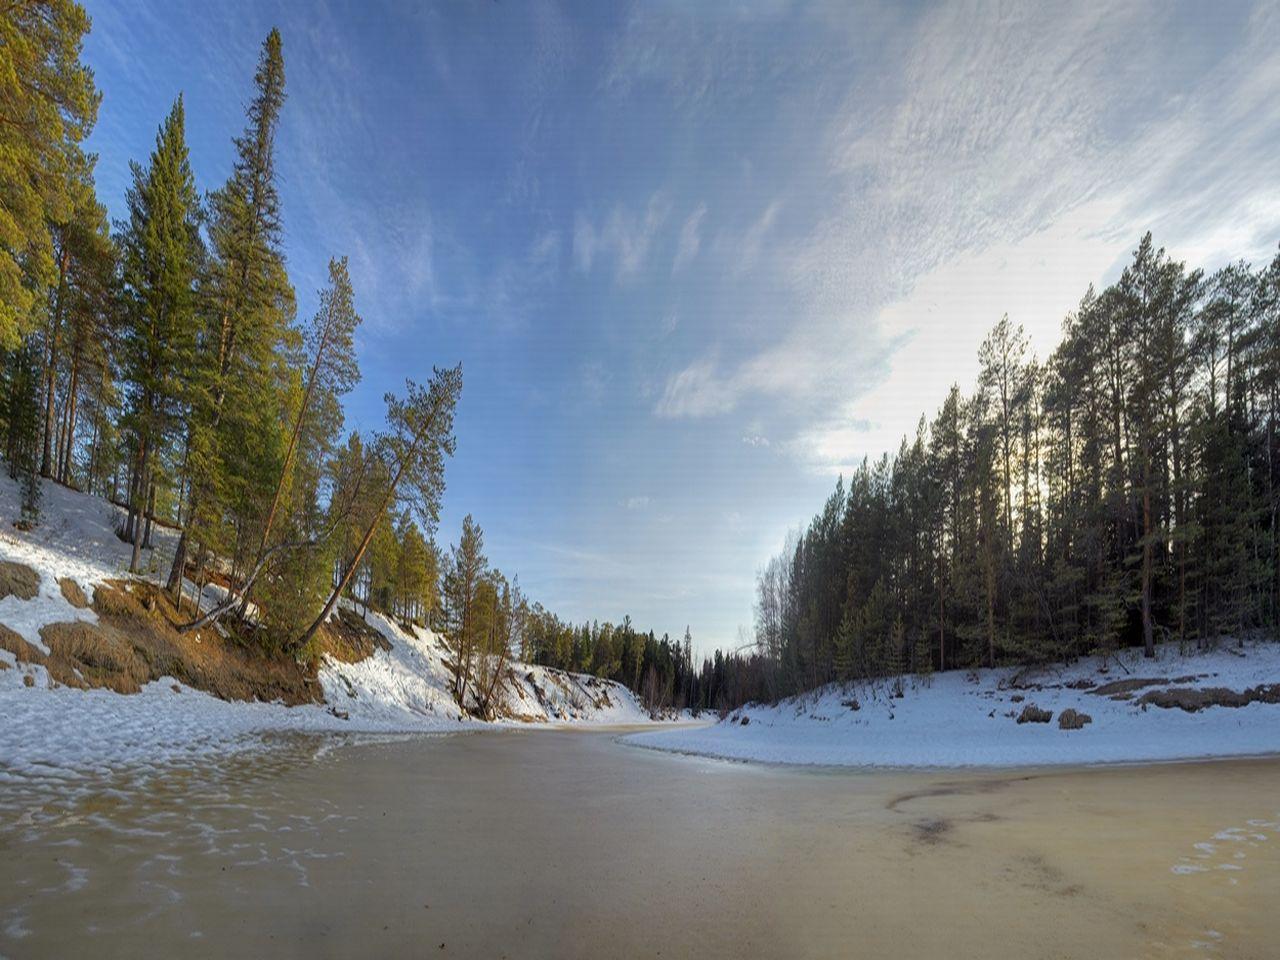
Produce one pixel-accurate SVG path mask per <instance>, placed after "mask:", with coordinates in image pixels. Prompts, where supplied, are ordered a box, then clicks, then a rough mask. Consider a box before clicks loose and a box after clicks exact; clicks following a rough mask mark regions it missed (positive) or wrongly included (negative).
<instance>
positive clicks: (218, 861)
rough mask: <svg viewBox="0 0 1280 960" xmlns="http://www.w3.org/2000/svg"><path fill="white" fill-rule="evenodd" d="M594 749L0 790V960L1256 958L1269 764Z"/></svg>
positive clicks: (351, 755) (501, 737)
mask: <svg viewBox="0 0 1280 960" xmlns="http://www.w3.org/2000/svg"><path fill="white" fill-rule="evenodd" d="M616 736H617V732H616V731H581V730H573V731H568V730H566V731H547V730H537V731H532V730H531V731H507V732H484V733H477V734H470V735H461V736H451V737H435V738H422V737H420V738H413V739H400V740H387V741H381V742H366V743H360V744H358V745H347V746H341V747H336V748H334V747H333V746H332V743H333V741H332V740H323V739H315V738H305V737H300V738H296V739H290V740H286V741H284V742H282V743H280V744H278V745H276V746H275V747H274V748H273V749H271V750H269V751H266V752H261V753H254V754H247V755H241V756H238V757H234V758H226V759H223V760H217V759H213V760H210V761H209V762H208V763H207V764H203V765H201V766H199V767H197V768H169V769H163V770H160V771H149V772H145V773H144V772H141V771H136V772H132V773H130V772H122V773H121V774H120V775H119V776H118V777H115V778H113V779H111V780H110V781H101V780H91V781H77V780H71V781H67V782H57V783H55V782H31V781H27V780H25V779H21V780H20V779H13V778H10V779H7V780H6V779H3V778H0V956H3V957H10V958H14V960H16V958H22V957H73V956H97V957H141V956H166V957H171V956H188V957H233V956H234V957H267V956H273V957H306V958H318V957H359V958H363V960H372V958H380V957H436V956H445V957H447V956H455V957H584V958H585V957H592V958H598V957H659V956H661V957H699V958H711V957H749V956H769V957H834V956H856V957H860V958H877V957H894V958H899V960H900V958H909V957H950V958H956V957H984V958H986V957H1010V958H1019V960H1022V958H1050V957H1181V956H1188V957H1195V956H1208V957H1211V956H1223V957H1235V958H1247V957H1257V958H1264V957H1267V958H1271V957H1274V956H1275V955H1276V953H1275V950H1276V944H1277V942H1280V910H1277V904H1280V761H1277V760H1274V759H1272V760H1252V761H1246V760H1239V761H1224V762H1217V763H1197V764H1169V765H1157V766H1130V767H1113V768H1096V769H1071V770H1062V769H1057V770H1052V771H1034V770H1028V771H1005V770H1002V771H990V772H982V771H973V772H964V771H960V772H958V771H955V770H951V771H943V772H937V773H929V772H911V773H901V772H886V771H880V772H858V771H835V770H832V771H823V770H796V769H786V768H778V767H767V766H758V765H748V764H740V763H731V762H725V761H714V760H704V759H699V758H694V757H683V756H675V755H666V754H661V753H656V752H653V751H649V750H642V749H637V748H635V747H630V746H627V745H625V744H622V743H619V742H617V740H616V739H615V737H616Z"/></svg>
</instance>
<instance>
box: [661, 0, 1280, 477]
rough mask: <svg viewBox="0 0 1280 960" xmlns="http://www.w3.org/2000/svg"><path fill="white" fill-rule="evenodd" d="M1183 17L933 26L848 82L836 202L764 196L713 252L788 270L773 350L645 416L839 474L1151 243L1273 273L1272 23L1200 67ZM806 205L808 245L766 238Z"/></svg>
mask: <svg viewBox="0 0 1280 960" xmlns="http://www.w3.org/2000/svg"><path fill="white" fill-rule="evenodd" d="M1177 16H1178V12H1177V11H1173V10H1171V9H1170V8H1167V7H1165V6H1163V5H1160V4H1155V3H1145V4H1143V3H1139V4H1134V5H1132V6H1129V7H1125V8H1123V9H1119V10H1117V9H1115V8H1114V7H1113V6H1112V5H1106V4H1073V5H1064V6H1059V7H1049V8H1037V9H1036V10H1035V11H1031V10H1025V11H1024V10H1019V9H1014V10H1006V9H1000V10H997V9H995V8H990V7H986V6H980V5H978V6H975V5H973V4H966V3H954V4H945V5H940V6H936V7H933V8H931V9H930V10H929V12H927V13H926V14H925V15H924V16H923V17H922V18H920V19H919V21H918V22H917V24H916V26H915V30H914V33H913V34H912V35H911V36H910V38H909V40H908V42H907V43H906V45H905V47H904V48H903V50H902V51H901V56H900V57H898V58H897V59H896V60H895V61H894V63H895V65H896V70H895V69H889V70H886V71H883V72H877V71H862V72H860V73H859V75H857V76H855V77H854V79H853V80H852V81H851V83H850V86H849V89H848V92H847V95H846V97H845V102H844V106H843V108H842V109H841V110H840V111H839V115H838V116H836V117H834V118H832V119H831V120H830V121H829V122H828V123H827V126H826V130H825V132H824V133H823V135H822V146H821V151H822V152H823V153H824V154H825V161H826V170H827V175H828V178H829V179H828V180H825V181H823V182H820V183H813V184H803V183H794V182H793V183H791V184H789V185H786V184H778V183H774V184H772V185H771V186H770V189H771V190H772V191H773V195H774V196H775V197H778V198H779V199H777V200H775V201H774V202H773V203H771V204H769V205H768V206H767V207H766V208H765V210H764V211H763V212H762V213H761V214H760V215H758V217H757V219H756V220H755V221H754V222H753V224H752V226H751V227H750V228H749V229H748V230H746V231H745V232H744V233H743V234H742V235H741V238H740V239H738V240H736V241H735V240H734V239H733V238H730V237H728V235H724V234H722V235H721V237H717V247H718V248H719V247H720V245H721V239H722V237H723V238H724V247H723V252H724V253H725V254H726V258H727V260H728V263H727V267H728V269H731V270H734V269H736V270H737V271H738V272H740V273H742V274H744V275H746V276H748V277H754V275H756V274H758V273H760V272H761V271H762V270H765V269H769V268H773V269H779V268H780V269H781V271H782V273H783V275H784V278H785V279H784V280H783V281H782V283H783V284H784V285H785V286H786V288H787V290H786V293H785V294H782V295H780V296H779V300H780V301H781V302H782V304H783V309H784V310H786V311H787V312H786V314H785V315H783V316H780V317H779V318H778V321H777V322H775V323H774V324H773V325H772V328H771V329H772V333H773V338H772V341H770V338H769V335H768V331H767V330H766V331H764V332H760V331H753V335H752V336H751V337H750V338H745V337H744V338H743V339H742V341H740V343H741V344H742V345H743V347H742V348H740V349H739V350H737V351H730V350H728V349H726V348H725V347H724V346H723V345H721V346H720V347H717V348H713V349H710V350H708V351H707V352H706V353H705V354H704V355H703V356H702V357H700V358H697V359H694V360H693V361H692V362H689V363H687V364H686V365H684V366H683V367H682V368H681V369H679V370H677V371H676V372H675V373H673V374H672V375H671V376H670V377H669V378H668V380H667V384H666V389H665V391H664V393H663V394H662V399H661V400H660V402H659V403H658V405H657V406H656V407H655V412H656V413H657V414H659V415H661V416H668V417H679V416H682V417H698V416H722V415H725V414H727V413H729V412H730V411H732V410H734V409H735V408H738V407H739V406H742V405H745V404H746V403H747V402H748V401H750V400H753V399H757V398H767V399H768V401H769V403H768V408H769V409H772V410H774V411H775V413H776V414H777V416H776V417H775V419H774V421H773V424H772V426H771V427H770V428H769V429H770V433H772V434H774V435H775V440H777V441H778V443H779V445H785V446H786V448H787V449H789V450H790V451H791V452H792V453H793V454H794V455H796V456H797V457H799V458H800V459H801V460H803V461H804V462H806V463H808V464H810V465H811V466H815V467H817V468H819V469H821V470H824V471H826V470H832V471H834V470H837V469H841V468H847V467H848V466H849V465H850V464H851V463H854V462H856V461H857V460H859V459H861V456H862V455H863V454H864V453H865V454H870V455H872V456H874V455H877V454H878V453H880V452H882V451H886V450H888V451H895V450H896V449H897V447H898V443H899V441H900V439H901V437H902V436H903V435H904V434H912V433H914V431H915V428H916V423H917V421H918V419H919V417H920V415H921V414H922V413H924V414H928V415H929V416H932V414H933V412H934V411H935V410H936V408H937V406H938V405H939V404H940V403H941V402H942V400H943V399H944V398H945V394H946V391H947V390H948V389H949V387H950V385H951V384H952V383H953V382H958V383H960V385H961V387H962V388H963V389H965V390H968V389H970V388H971V387H972V382H973V378H974V374H975V373H976V365H977V361H976V356H977V349H978V346H979V344H980V342H981V340H982V337H983V336H984V334H985V333H986V331H987V330H989V328H990V327H991V326H992V325H993V324H994V323H995V322H996V321H997V320H998V319H999V317H1000V316H1001V315H1002V314H1003V313H1006V312H1007V313H1008V314H1009V315H1010V317H1011V319H1012V320H1013V321H1014V322H1016V323H1022V324H1023V325H1025V326H1026V328H1027V329H1028V332H1029V333H1030V334H1031V337H1032V340H1033V343H1034V344H1035V346H1036V348H1037V349H1038V351H1039V352H1040V353H1041V355H1042V356H1043V355H1044V354H1047V353H1048V352H1049V351H1050V350H1051V349H1052V347H1053V346H1054V345H1055V344H1056V342H1057V340H1058V335H1059V327H1060V324H1061V321H1062V319H1063V317H1064V316H1065V314H1066V313H1067V312H1068V311H1069V310H1071V309H1072V308H1073V307H1074V306H1075V305H1076V304H1077V303H1078V301H1079V299H1080V298H1081V296H1082V295H1083V294H1084V292H1085V290H1086V288H1087V286H1088V285H1089V284H1090V283H1100V282H1103V281H1105V280H1107V279H1109V278H1110V276H1111V274H1112V272H1113V271H1114V269H1115V268H1116V266H1117V264H1118V263H1119V262H1121V261H1122V260H1123V259H1124V258H1125V257H1126V256H1127V254H1128V252H1129V250H1130V249H1131V248H1132V247H1133V246H1134V245H1135V244H1136V242H1137V240H1138V238H1139V237H1140V236H1141V234H1142V233H1144V232H1145V231H1146V230H1148V229H1151V230H1153V231H1154V233H1155V237H1156V240H1157V242H1158V243H1160V244H1163V245H1165V246H1167V247H1168V248H1169V249H1170V252H1171V253H1172V254H1173V255H1174V256H1175V257H1178V258H1183V259H1187V260H1188V261H1189V262H1190V263H1191V264H1192V265H1194V266H1201V265H1203V266H1214V265H1216V264H1217V263H1220V262H1222V261H1223V260H1224V259H1226V258H1235V257H1240V256H1244V257H1246V258H1254V259H1257V258H1260V257H1262V256H1268V255H1269V254H1270V253H1271V252H1273V251H1274V246H1275V234H1274V230H1275V225H1276V223H1277V222H1280V179H1278V178H1277V174H1276V172H1275V165H1274V163H1273V162H1272V157H1273V155H1274V147H1275V143H1276V142H1277V138H1278V137H1280V100H1278V99H1277V98H1276V97H1275V96H1274V91H1275V89H1277V87H1278V86H1280V58H1278V57H1276V56H1275V54H1274V50H1275V49H1276V46H1277V44H1278V43H1280V11H1277V10H1276V9H1275V8H1274V7H1268V5H1265V4H1260V5H1259V6H1258V7H1257V9H1256V11H1255V12H1254V14H1253V15H1252V17H1251V18H1250V21H1249V23H1248V27H1247V31H1246V34H1247V39H1246V40H1245V42H1244V45H1243V49H1240V48H1239V47H1240V45H1239V44H1238V43H1237V44H1235V49H1228V48H1226V47H1222V48H1218V47H1214V48H1213V49H1209V50H1206V51H1203V52H1201V51H1197V55H1198V56H1200V57H1201V60H1200V61H1199V62H1198V63H1196V64H1194V65H1193V66H1185V64H1186V62H1187V58H1186V57H1185V54H1186V49H1184V47H1183V46H1182V45H1183V44H1185V43H1186V42H1187V39H1186V37H1185V36H1184V34H1185V33H1186V32H1188V31H1191V30H1194V29H1196V24H1195V23H1194V22H1193V23H1190V24H1189V23H1187V22H1185V21H1178V20H1177V19H1176V18H1177ZM1194 19H1195V18H1194V17H1192V20H1194ZM1228 39H1231V38H1228ZM1209 46H1212V44H1209ZM1174 49H1178V50H1182V51H1183V55H1180V56H1181V59H1180V58H1179V57H1174V56H1172V53H1171V51H1172V50H1174ZM788 191H790V192H788ZM814 193H820V195H821V197H822V200H821V203H820V204H818V205H817V208H816V209H817V215H816V217H814V219H813V222H812V223H811V224H809V225H808V226H806V227H805V228H804V229H803V230H802V231H800V232H799V233H798V235H788V234H787V233H785V232H783V231H780V230H779V222H778V221H779V216H778V215H779V210H780V209H781V200H780V198H781V197H783V196H786V197H787V198H788V199H787V207H788V213H789V216H788V218H787V219H788V221H793V220H795V219H796V217H795V216H793V215H791V213H792V211H791V207H792V206H793V202H796V201H797V198H798V197H800V196H801V195H808V196H810V197H812V195H813V194H814ZM801 209H803V204H801ZM791 225H792V224H791V223H790V222H789V223H788V226H791ZM734 253H736V258H735V257H734V256H733V254H734ZM722 357H724V358H726V359H723V360H722V359H721V358H722ZM752 409H753V410H758V409H759V405H758V404H757V405H754V406H753V407H752ZM833 409H835V410H837V415H835V416H832V414H831V413H830V411H831V410H833ZM780 424H786V425H787V427H786V429H785V430H784V429H783V427H782V426H780ZM784 433H790V434H791V438H790V441H789V442H786V441H784V440H783V438H782V436H781V434H784Z"/></svg>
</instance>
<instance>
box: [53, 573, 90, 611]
mask: <svg viewBox="0 0 1280 960" xmlns="http://www.w3.org/2000/svg"><path fill="white" fill-rule="evenodd" d="M58 589H59V590H61V591H62V597H63V599H64V600H66V601H67V603H69V604H71V605H72V606H73V607H78V608H79V609H81V610H84V609H86V608H87V607H88V606H89V598H88V597H86V596H85V595H84V590H82V589H81V587H80V584H78V583H76V581H75V579H74V578H72V577H59V578H58Z"/></svg>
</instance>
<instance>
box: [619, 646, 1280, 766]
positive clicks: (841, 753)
mask: <svg viewBox="0 0 1280 960" xmlns="http://www.w3.org/2000/svg"><path fill="white" fill-rule="evenodd" d="M1157 654H1158V655H1157V658H1156V659H1154V660H1147V659H1144V658H1143V657H1142V655H1141V651H1137V650H1132V651H1127V652H1125V653H1124V654H1123V656H1122V657H1121V658H1120V659H1119V660H1117V659H1116V658H1114V657H1113V658H1112V661H1111V664H1110V668H1109V670H1108V671H1107V673H1105V674H1104V673H1102V663H1101V661H1100V660H1097V659H1085V660H1081V661H1078V662H1077V663H1075V664H1072V665H1070V666H1057V667H1048V668H1045V669H1043V670H1040V671H1036V672H1034V673H1032V672H1030V671H1025V672H1024V673H1023V678H1022V686H1023V687H1026V688H1025V689H1017V688H1014V686H1013V685H1012V681H1013V679H1014V677H1015V675H1016V674H1017V673H1018V671H1016V670H1012V669H995V670H980V671H976V672H974V673H971V674H966V673H965V672H963V671H949V672H947V673H943V674H938V675H935V676H933V677H932V678H931V679H930V680H928V681H921V680H916V679H914V678H912V677H905V678H903V696H902V697H901V698H897V697H894V696H891V687H890V684H889V683H888V682H885V681H880V682H876V683H864V684H851V685H848V686H840V685H832V686H828V687H824V688H822V689H821V690H818V691H815V692H813V693H810V694H807V695H804V696H800V697H796V698H793V699H788V700H784V701H782V702H780V703H778V704H776V705H759V704H754V705H751V706H748V707H746V708H744V709H742V710H738V711H735V712H734V713H733V714H732V715H730V716H729V717H726V718H725V719H723V720H721V721H720V722H718V723H715V724H710V725H704V726H702V727H696V728H679V729H667V730H661V731H653V732H647V731H646V732H644V733H639V734H634V735H631V736H628V737H627V738H626V742H628V743H632V744H635V745H638V746H644V747H652V748H656V749H661V750H670V751H676V752H683V753H695V754H702V755H706V756H713V757H723V758H728V759H735V760H758V761H763V762H768V763H786V764H809V765H832V766H896V767H958V766H971V765H972V766H1039V765H1047V764H1084V763H1112V762H1125V761H1156V760H1174V759H1190V758H1201V757H1227V756H1247V755H1255V754H1264V753H1276V752H1280V704H1263V703H1251V704H1249V705H1248V706H1244V707H1223V706H1214V707H1207V708H1205V709H1202V710H1200V711H1198V712H1196V713H1187V712H1185V711H1183V710H1180V709H1164V708H1160V707H1156V706H1147V707H1146V708H1145V709H1144V708H1143V706H1141V705H1140V704H1139V702H1138V701H1139V698H1140V697H1141V695H1142V694H1143V693H1144V692H1145V691H1146V690H1148V689H1152V690H1154V689H1163V688H1167V687H1184V686H1196V687H1201V688H1209V687H1225V688H1228V689H1231V690H1235V691H1241V690H1245V689H1247V688H1250V687H1254V686H1257V685H1259V684H1271V683H1277V682H1280V643H1267V642H1258V643H1246V644H1244V645H1243V646H1242V647H1241V646H1238V645H1236V644H1235V643H1229V642H1225V641H1224V642H1223V643H1222V644H1220V645H1219V647H1218V648H1217V649H1216V650H1213V651H1209V652H1204V653H1198V654H1189V655H1187V656H1180V655H1179V652H1178V649H1177V646H1176V645H1175V644H1169V645H1165V646H1162V647H1160V648H1159V649H1158V650H1157ZM1188 676H1194V677H1195V678H1196V679H1195V680H1194V681H1188V682H1185V683H1174V682H1168V683H1159V684H1154V685H1152V686H1150V687H1145V688H1143V689H1141V690H1138V691H1136V692H1135V693H1134V695H1133V698H1132V699H1129V700H1114V699H1112V698H1111V697H1109V696H1106V695H1101V696H1100V695H1097V694H1091V693H1089V692H1088V690H1087V689H1082V687H1084V686H1085V681H1092V683H1089V684H1088V686H1093V685H1096V684H1101V683H1105V682H1111V681H1116V680H1125V679H1132V678H1165V679H1168V680H1170V681H1173V680H1176V679H1178V678H1185V677H1188ZM1071 684H1075V686H1074V687H1073V686H1071ZM1036 685H1039V686H1040V688H1041V689H1038V690H1037V689H1034V687H1035V686H1036ZM1015 698H1019V699H1016V700H1015ZM855 701H856V703H857V705H858V709H856V710H855V709H853V708H852V704H853V703H854V702H855ZM1028 703H1033V704H1035V705H1036V706H1038V707H1040V708H1042V709H1044V710H1052V711H1053V719H1052V721H1051V722H1049V723H1023V724H1019V723H1017V722H1016V715H1017V714H1018V713H1020V712H1021V710H1022V708H1023V707H1024V706H1025V705H1026V704H1028ZM1067 708H1074V709H1076V710H1078V711H1080V712H1083V713H1087V714H1089V715H1090V716H1091V717H1092V718H1093V721H1092V723H1089V724H1087V725H1086V726H1084V727H1083V728H1081V729H1079V730H1062V729H1059V727H1058V715H1059V714H1060V713H1061V711H1063V710H1065V709H1067ZM743 719H745V720H746V721H747V722H746V725H743V723H742V720H743Z"/></svg>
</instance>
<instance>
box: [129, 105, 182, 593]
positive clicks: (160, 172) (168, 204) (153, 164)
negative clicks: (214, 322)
mask: <svg viewBox="0 0 1280 960" xmlns="http://www.w3.org/2000/svg"><path fill="white" fill-rule="evenodd" d="M132 171H133V185H132V187H131V188H130V190H129V193H128V196H127V198H126V200H127V203H128V208H129V219H128V220H127V221H126V222H125V223H124V224H123V227H122V232H121V236H120V246H121V249H122V255H123V276H124V286H125V296H126V306H125V317H126V327H125V337H124V344H123V348H122V369H123V373H124V382H125V390H126V397H127V401H128V409H127V413H126V417H125V424H126V426H127V430H128V433H129V435H130V437H131V455H130V456H131V462H130V483H129V520H128V531H127V533H128V537H129V539H130V540H131V541H132V543H133V557H132V560H131V561H130V569H131V570H134V571H137V570H139V569H140V566H139V557H140V553H141V549H142V546H143V534H142V530H141V520H142V514H143V511H144V510H145V509H146V503H147V500H148V497H149V492H150V490H151V488H152V486H153V484H154V483H155V481H156V474H157V466H156V465H157V461H159V460H160V459H161V458H162V457H163V455H164V453H165V448H166V445H167V444H168V442H169V440H170V439H171V436H172V432H173V430H174V427H175V425H176V417H177V415H178V413H179V410H180V404H181V401H182V398H183V394H184V390H185V381H184V375H185V373H186V371H187V369H188V367H189V364H190V362H191V357H192V355H193V352H194V349H195V337H196V310H195V304H196V301H195V287H194V284H195V278H196V272H197V268H198V264H199V260H200V256H201V245H200V236H199V232H198V227H197V218H198V211H199V207H198V198H197V194H196V188H195V179H194V177H193V176H192V173H191V165H190V162H189V160H188V156H187V145H186V139H185V132H184V115H183V107H182V98H181V97H179V98H178V100H177V101H176V102H175V103H174V105H173V109H172V110H171V111H170V113H169V116H168V117H167V118H166V119H165V122H164V123H163V124H162V125H161V127H160V132H159V133H158V134H157V136H156V147H155V150H154V151H153V152H152V154H151V160H150V163H149V165H148V167H147V168H146V169H145V170H144V169H143V168H142V167H140V166H138V165H137V164H136V163H135V164H133V166H132Z"/></svg>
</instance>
